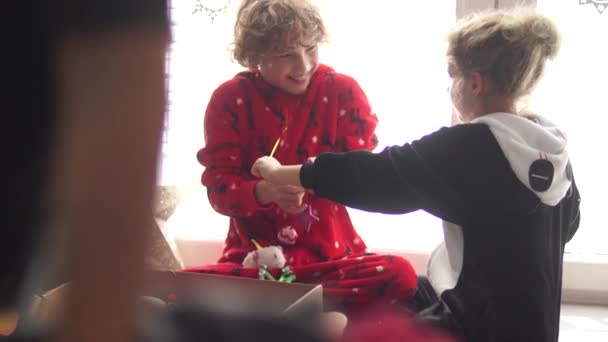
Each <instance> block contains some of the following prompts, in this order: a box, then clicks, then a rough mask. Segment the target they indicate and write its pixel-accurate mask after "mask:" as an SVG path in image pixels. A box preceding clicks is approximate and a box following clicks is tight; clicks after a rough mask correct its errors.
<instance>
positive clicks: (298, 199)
mask: <svg viewBox="0 0 608 342" xmlns="http://www.w3.org/2000/svg"><path fill="white" fill-rule="evenodd" d="M254 189H255V190H254V193H255V198H256V200H257V201H258V202H259V203H260V204H262V205H267V204H269V203H275V204H276V205H277V206H279V208H281V209H282V210H283V211H285V212H286V213H289V214H298V213H301V212H302V211H304V210H306V208H308V205H307V204H306V203H304V195H305V194H306V191H305V190H304V189H303V188H301V187H297V186H292V185H275V184H272V183H268V182H267V181H265V180H262V181H259V182H258V183H257V184H256V185H255V188H254Z"/></svg>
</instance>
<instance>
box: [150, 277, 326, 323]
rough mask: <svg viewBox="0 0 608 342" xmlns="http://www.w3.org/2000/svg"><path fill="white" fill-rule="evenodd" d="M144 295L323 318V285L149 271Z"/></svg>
mask: <svg viewBox="0 0 608 342" xmlns="http://www.w3.org/2000/svg"><path fill="white" fill-rule="evenodd" d="M145 295H148V296H153V297H157V298H160V299H163V300H167V299H169V298H170V296H175V297H176V298H177V304H178V305H179V303H180V302H184V301H186V302H187V301H190V300H193V301H199V302H202V304H203V305H206V306H211V307H213V308H216V309H218V310H222V311H224V310H225V311H230V312H265V313H268V314H284V315H303V314H304V315H320V314H321V313H322V312H323V288H322V286H321V285H310V284H299V283H282V282H275V281H268V280H259V279H251V278H241V277H231V276H219V275H212V274H199V273H189V272H172V271H150V272H149V273H148V274H147V279H146V290H145Z"/></svg>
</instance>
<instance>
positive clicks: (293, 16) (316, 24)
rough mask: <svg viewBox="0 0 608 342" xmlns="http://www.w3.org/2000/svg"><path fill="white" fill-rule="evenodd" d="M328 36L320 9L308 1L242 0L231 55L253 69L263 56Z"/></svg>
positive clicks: (316, 42) (309, 44)
mask: <svg viewBox="0 0 608 342" xmlns="http://www.w3.org/2000/svg"><path fill="white" fill-rule="evenodd" d="M326 38H327V33H326V30H325V25H324V24H323V20H322V19H321V16H320V14H319V10H318V8H317V7H315V6H314V5H313V4H311V3H310V2H309V1H307V0H243V2H242V3H241V6H240V7H239V10H238V13H237V20H236V24H235V25H234V42H233V43H232V57H233V58H234V60H235V61H237V62H238V63H239V64H241V65H242V66H244V67H246V68H254V67H256V66H257V64H258V63H259V62H258V60H259V58H260V56H261V55H263V54H266V53H270V52H273V51H278V50H280V49H285V48H288V47H292V46H298V45H302V46H312V45H316V44H318V43H320V42H322V41H324V40H325V39H326Z"/></svg>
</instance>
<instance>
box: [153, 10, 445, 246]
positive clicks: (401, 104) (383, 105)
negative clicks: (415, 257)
mask: <svg viewBox="0 0 608 342" xmlns="http://www.w3.org/2000/svg"><path fill="white" fill-rule="evenodd" d="M202 2H203V3H207V4H209V7H211V6H212V4H217V5H216V6H217V7H221V6H222V5H223V4H225V3H227V1H220V0H215V1H202ZM238 3H239V2H238V1H232V2H231V3H230V5H229V7H228V9H227V11H226V12H223V13H220V15H219V16H218V17H216V18H215V20H214V21H213V22H211V20H210V19H209V18H208V17H207V16H206V14H204V13H196V14H192V11H193V8H194V2H193V1H184V0H181V1H178V0H173V6H174V10H173V20H174V22H175V29H174V39H175V43H174V45H173V54H172V56H171V79H170V88H171V102H172V106H171V108H170V114H169V115H170V118H169V133H168V144H167V145H166V146H165V152H166V157H165V159H164V162H163V172H164V173H163V182H165V183H178V184H179V183H186V182H192V183H196V182H198V180H199V178H200V173H201V172H202V168H201V166H199V165H198V163H197V162H196V159H195V153H196V151H197V150H198V148H200V147H202V145H203V115H204V110H205V106H206V104H207V101H208V100H209V97H210V95H211V92H212V91H213V90H214V89H215V88H216V87H217V86H218V85H219V84H220V83H222V82H223V81H225V80H227V79H228V78H230V77H232V76H233V75H234V74H235V73H236V72H238V71H239V70H240V69H241V68H240V67H239V66H238V65H236V64H234V63H231V61H230V57H229V53H228V52H227V48H228V46H229V44H230V42H231V38H232V27H233V24H234V20H235V13H236V7H237V6H238ZM316 4H317V5H318V6H319V8H320V10H321V13H322V15H323V17H324V19H325V22H326V25H327V26H328V29H329V31H330V41H329V42H328V43H327V44H326V45H325V46H322V47H321V50H320V53H321V61H322V62H323V63H325V64H328V65H330V66H332V67H333V68H334V69H336V71H338V72H342V73H346V74H348V75H350V76H352V77H354V78H355V79H356V80H357V81H358V82H359V83H360V85H361V86H362V88H363V90H364V91H365V92H366V94H367V95H368V98H369V100H370V103H371V105H372V108H373V109H374V111H375V112H376V113H377V114H378V117H379V119H380V124H379V126H378V130H377V134H378V137H379V139H380V146H379V149H382V148H383V147H385V146H387V145H394V144H399V145H400V144H403V143H405V142H408V141H411V140H413V139H416V138H419V137H421V136H423V135H425V134H428V133H431V132H432V131H434V130H436V129H438V128H439V127H440V126H444V125H449V123H450V116H451V103H450V101H449V96H448V94H447V91H446V89H447V86H448V85H449V77H448V75H447V66H446V61H445V47H446V45H445V37H446V34H447V32H448V30H449V29H450V27H451V26H452V24H453V22H454V20H455V12H456V1H441V2H440V4H439V3H437V2H434V1H408V2H406V1H394V0H374V1H372V0H317V1H316ZM199 187H200V188H198V189H200V190H198V191H199V193H198V194H197V196H198V201H199V202H200V203H197V204H196V205H193V206H192V208H190V209H189V211H194V212H195V215H196V217H189V216H188V215H187V214H182V212H178V213H176V214H179V215H182V217H181V218H180V219H179V220H180V222H182V223H183V224H184V225H189V226H190V227H191V228H189V229H188V232H187V233H184V232H182V233H179V234H180V235H184V234H185V235H187V236H190V237H192V238H206V237H209V236H210V234H211V235H212V236H213V237H215V238H223V236H225V233H226V229H227V226H228V222H227V219H226V218H225V217H222V216H220V215H219V214H216V213H215V212H214V211H213V209H211V207H210V206H209V204H208V202H207V201H206V198H205V196H204V195H203V194H202V193H203V190H202V186H199ZM182 209H183V210H184V211H185V210H186V209H185V208H182ZM351 213H352V218H353V221H354V224H355V227H356V229H357V230H358V231H359V232H360V233H361V235H362V237H363V238H364V239H365V240H366V242H367V243H368V245H369V246H370V247H372V248H373V247H383V248H400V249H403V248H407V249H415V250H416V249H422V250H427V251H428V250H430V249H432V248H433V247H434V246H435V245H436V244H437V243H438V242H439V241H441V239H442V231H441V228H440V221H439V220H438V219H436V218H434V217H432V216H430V215H428V214H425V213H422V212H420V213H414V214H409V215H401V216H389V215H380V214H369V213H363V212H359V211H356V210H351ZM180 225H181V224H180ZM197 225H199V226H197ZM210 228H212V229H210ZM210 230H213V232H210Z"/></svg>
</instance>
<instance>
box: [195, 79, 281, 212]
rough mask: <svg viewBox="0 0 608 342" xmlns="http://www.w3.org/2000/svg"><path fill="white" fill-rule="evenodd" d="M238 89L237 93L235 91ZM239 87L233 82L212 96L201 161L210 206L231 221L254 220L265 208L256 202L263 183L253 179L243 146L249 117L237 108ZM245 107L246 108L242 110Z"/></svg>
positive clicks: (202, 178)
mask: <svg viewBox="0 0 608 342" xmlns="http://www.w3.org/2000/svg"><path fill="white" fill-rule="evenodd" d="M235 88H236V89H235ZM239 93H240V91H239V90H238V86H237V85H236V84H234V83H231V82H230V81H229V82H227V83H226V84H224V85H222V86H221V87H220V88H218V89H217V90H216V91H215V92H214V93H213V95H212V97H211V100H210V101H209V105H208V106H207V111H206V113H205V123H204V125H205V147H204V148H202V149H201V150H199V151H198V154H197V159H198V161H199V163H201V165H203V166H204V167H205V171H204V172H203V175H202V177H201V182H202V183H203V185H204V186H205V187H207V195H208V197H209V202H210V203H211V206H212V207H213V209H215V211H217V212H218V213H220V214H223V215H226V216H231V217H246V216H251V215H252V214H253V213H254V212H255V211H259V210H264V209H267V208H270V207H271V206H266V207H265V206H261V205H260V204H259V203H258V201H257V200H256V198H255V194H254V189H255V184H256V183H257V182H258V181H259V180H258V179H255V178H253V176H251V175H250V171H249V168H250V167H251V165H247V164H246V162H245V155H244V153H245V152H244V151H245V150H247V147H245V146H242V144H243V143H242V139H243V134H244V133H246V132H241V128H242V127H243V126H242V125H240V121H241V120H245V115H244V114H243V113H242V112H241V111H239V108H237V107H238V106H235V105H234V104H235V102H236V101H237V99H240V98H244V95H242V94H239ZM241 107H242V106H241Z"/></svg>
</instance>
